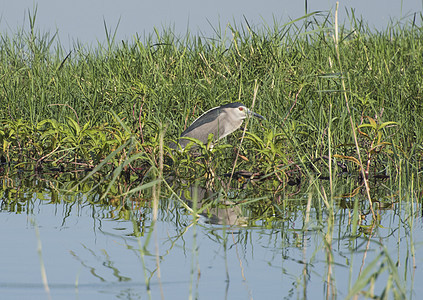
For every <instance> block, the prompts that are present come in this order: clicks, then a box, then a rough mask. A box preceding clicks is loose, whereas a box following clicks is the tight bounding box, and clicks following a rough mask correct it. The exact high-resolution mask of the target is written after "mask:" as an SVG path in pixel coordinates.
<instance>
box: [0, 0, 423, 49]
mask: <svg viewBox="0 0 423 300" xmlns="http://www.w3.org/2000/svg"><path fill="white" fill-rule="evenodd" d="M307 2H308V12H312V11H316V10H319V11H324V13H325V14H327V12H328V11H330V10H332V11H334V8H335V3H336V1H334V0H309V1H307ZM339 2H340V9H339V15H340V19H341V20H345V17H346V8H348V9H350V8H354V9H355V13H356V15H358V16H360V15H362V16H363V17H364V19H365V20H366V22H368V24H369V25H370V26H371V27H375V28H378V29H383V28H385V27H386V25H387V24H388V22H389V20H390V19H391V18H392V19H394V20H397V21H400V20H401V19H402V18H404V17H407V16H408V18H406V20H410V19H411V17H410V15H412V14H413V13H416V12H417V13H421V12H422V6H423V4H422V2H423V0H403V1H401V0H350V1H339ZM304 3H305V1H292V0H262V1H257V0H254V1H252V0H233V1H231V0H226V1H224V0H214V1H210V0H208V1H203V0H179V1H175V0H155V1H142V0H121V1H116V0H73V1H68V0H67V1H64V0H38V1H36V0H35V1H34V0H18V1H11V0H0V32H1V33H2V34H3V33H5V32H7V34H9V35H11V34H13V33H14V32H16V31H17V29H18V28H22V27H24V28H25V29H28V28H29V22H28V10H29V11H33V8H34V6H35V4H37V6H38V12H37V19H36V27H37V28H38V29H40V30H41V31H42V32H50V33H54V32H55V31H56V29H57V30H58V33H59V36H60V40H61V43H62V45H64V46H67V45H71V44H73V41H76V40H78V41H80V42H82V43H84V44H90V45H94V46H95V45H96V44H97V41H100V42H104V40H105V30H104V23H103V20H105V21H106V23H107V27H108V28H110V29H115V28H116V26H117V24H118V22H119V20H120V23H119V27H118V31H117V39H118V40H125V41H130V40H132V39H133V37H134V36H135V35H136V34H138V35H140V36H143V35H144V34H150V33H153V32H154V28H157V29H158V30H159V31H161V30H162V29H163V28H168V27H171V28H172V29H173V31H174V32H175V33H177V34H180V35H184V33H185V32H186V31H187V28H189V31H190V33H192V34H197V33H199V32H201V33H202V34H203V35H205V36H208V37H212V36H213V28H212V27H218V26H219V24H220V26H221V27H222V28H223V29H224V28H225V27H226V25H227V24H228V23H231V24H236V25H238V26H239V25H240V24H243V23H244V16H245V17H246V18H247V19H248V21H249V23H250V25H255V26H260V24H262V23H266V24H268V25H273V21H274V20H276V21H278V23H279V24H284V23H286V22H289V20H290V19H296V18H299V17H301V16H303V15H304V14H305V7H304ZM418 19H420V17H419V18H418ZM403 20H404V19H403ZM419 21H420V20H419ZM420 23H421V22H420Z"/></svg>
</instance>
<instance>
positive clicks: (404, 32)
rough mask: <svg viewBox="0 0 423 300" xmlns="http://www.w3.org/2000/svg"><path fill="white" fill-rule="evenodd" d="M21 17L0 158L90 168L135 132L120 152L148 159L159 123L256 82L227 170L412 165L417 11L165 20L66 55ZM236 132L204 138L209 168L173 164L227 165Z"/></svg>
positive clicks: (11, 47)
mask: <svg viewBox="0 0 423 300" xmlns="http://www.w3.org/2000/svg"><path fill="white" fill-rule="evenodd" d="M30 19H31V22H30V24H31V28H30V30H29V31H22V32H19V33H17V34H16V35H14V36H5V35H3V36H2V38H1V42H0V58H1V59H0V76H1V84H2V87H1V89H0V99H1V101H0V119H1V122H2V124H3V126H2V129H1V131H0V138H1V142H2V145H3V148H2V154H1V156H2V157H3V160H6V161H13V160H14V158H15V160H16V161H19V162H22V161H23V160H25V158H31V159H32V160H33V161H36V162H37V163H39V162H44V161H48V160H49V161H50V162H53V163H54V165H57V164H60V162H69V161H73V162H75V163H76V162H78V163H81V164H85V166H89V167H91V168H93V167H94V166H96V165H98V164H99V163H100V162H102V161H103V160H104V159H105V158H106V157H107V156H108V155H109V154H110V153H112V152H113V151H116V149H120V148H119V147H120V146H122V145H124V144H125V143H126V146H127V145H129V144H131V143H135V144H133V145H136V146H134V147H133V148H131V151H133V152H131V153H138V155H139V153H143V155H144V156H145V157H148V160H149V163H150V164H153V165H156V166H157V167H158V168H159V159H158V157H159V153H160V151H159V140H160V138H159V137H160V134H161V133H163V137H164V145H167V144H168V143H169V142H170V141H171V140H174V139H176V138H177V137H178V135H179V134H180V133H181V132H182V131H183V130H184V129H185V128H186V127H187V126H188V125H189V124H190V123H191V122H192V121H193V120H194V119H195V118H196V117H198V116H199V115H200V114H201V113H203V112H204V111H206V110H208V109H209V108H211V107H214V106H218V105H221V104H225V103H228V102H233V101H241V102H243V103H245V104H246V105H247V106H251V103H252V99H253V93H254V88H255V87H256V88H257V99H256V104H255V107H254V110H255V111H257V112H258V113H260V114H262V115H264V116H266V118H267V121H266V122H262V123H258V122H257V121H252V122H250V124H249V128H248V131H249V132H250V133H247V136H246V137H247V138H246V139H245V140H244V143H243V145H242V147H241V154H243V155H244V156H245V157H247V159H248V161H247V160H242V159H241V160H240V162H238V163H239V164H240V166H238V167H237V169H239V168H241V169H244V170H247V171H250V172H258V173H260V174H261V175H263V174H264V175H265V174H270V173H271V174H273V175H276V177H277V178H278V180H279V181H280V182H284V184H286V183H287V182H288V181H289V180H292V178H294V180H297V179H296V177H298V176H302V175H303V174H307V173H308V174H310V172H313V173H317V174H318V175H319V176H329V177H332V176H333V174H332V169H334V168H335V169H336V168H337V172H338V171H342V170H343V169H342V168H343V166H344V165H345V164H347V165H349V170H355V171H359V172H360V170H362V171H363V172H364V173H366V174H367V173H370V172H373V173H374V174H383V175H386V176H388V177H390V178H394V177H395V176H396V175H395V174H397V173H398V171H399V169H400V167H401V164H402V163H403V162H404V161H406V162H407V168H410V169H412V170H414V172H417V171H418V170H419V168H420V157H421V154H422V149H421V144H422V130H421V122H422V113H423V102H422V85H423V78H422V74H423V63H422V57H421V53H423V42H422V41H423V40H422V28H421V27H420V26H417V25H416V20H415V19H414V20H410V22H405V23H404V24H402V25H390V26H388V27H387V29H386V30H384V31H379V32H377V31H371V30H370V29H369V28H368V27H367V26H366V25H365V22H364V21H362V20H357V19H355V18H353V19H352V20H351V23H350V25H348V26H343V27H342V26H340V27H337V26H335V22H334V21H333V20H334V17H333V16H331V15H327V16H319V15H317V14H310V15H308V16H305V17H303V18H301V19H299V20H296V21H293V22H290V23H288V24H283V25H275V26H274V27H260V28H254V27H250V26H249V24H248V22H246V23H245V24H242V25H239V26H230V25H229V26H228V27H227V28H226V29H225V32H217V33H216V36H214V37H211V38H208V37H200V36H190V35H186V36H183V37H178V36H176V35H175V34H174V33H173V32H171V31H164V32H161V33H160V32H155V33H152V34H151V35H150V36H147V37H145V38H141V37H136V38H134V40H132V41H116V40H114V38H113V34H111V33H110V32H108V33H107V36H108V37H109V40H108V42H107V43H106V44H105V45H98V47H97V48H94V49H90V48H85V47H83V46H80V45H75V47H74V49H73V50H72V51H70V52H69V53H68V52H64V51H63V49H62V47H61V46H60V44H58V43H57V42H56V39H55V36H52V35H49V34H48V33H47V34H45V33H41V32H39V31H37V29H36V26H35V17H34V16H30ZM240 136H241V133H240V132H239V133H236V134H234V135H233V136H232V137H229V138H228V139H227V140H226V141H223V142H222V147H221V148H219V147H218V148H216V149H215V150H214V151H215V154H214V155H215V156H216V155H221V157H220V159H215V160H214V161H215V162H213V163H212V165H211V166H210V165H207V161H203V160H202V161H200V162H199V161H198V160H197V161H194V162H193V161H192V160H195V159H192V158H190V157H185V158H184V159H181V157H178V155H179V154H175V155H173V158H174V160H175V162H174V163H173V166H174V168H176V169H177V171H176V172H177V174H180V175H184V176H185V175H187V174H196V173H197V172H199V171H198V169H197V168H196V167H191V166H190V165H189V164H190V163H193V164H196V165H198V164H201V165H202V167H201V168H200V169H201V170H203V171H201V170H200V171H201V172H200V173H198V174H199V176H200V177H201V176H203V175H204V173H207V172H209V171H211V173H213V171H216V170H218V171H219V170H220V171H221V172H220V173H227V172H230V170H231V169H232V164H233V161H234V155H235V154H234V153H235V152H236V149H238V141H239V137H240ZM132 138H133V139H132ZM131 139H132V141H134V142H130V141H131ZM225 142H226V143H228V144H230V145H232V146H234V147H235V148H236V149H235V150H234V151H228V150H225V148H226V146H225ZM120 150H122V149H120ZM120 150H119V151H120ZM165 151H166V147H165ZM124 153H125V154H124V155H123V154H120V155H119V158H118V159H116V161H115V162H114V164H115V166H117V165H119V163H120V162H122V161H124V160H125V159H126V158H127V157H128V151H127V150H126V151H124ZM116 155H117V154H116ZM116 155H114V157H115V158H116V157H117V156H116ZM122 155H123V156H124V157H123V156H122ZM144 156H143V157H144ZM175 156H176V157H175ZM16 157H19V158H16ZM125 157H126V158H125ZM227 158H230V160H225V159H227ZM332 158H335V160H332ZM135 161H136V160H135ZM216 161H221V162H220V163H216ZM222 161H223V162H222ZM225 161H227V163H225ZM225 164H226V167H225ZM187 165H188V166H187ZM310 166H311V169H310V168H309V167H310ZM178 167H181V169H178ZM305 169H307V171H305ZM309 169H310V170H312V171H308V170H309ZM300 170H301V171H300ZM193 171H194V173H193ZM291 173H295V174H298V173H301V174H300V175H298V176H297V175H295V176H290V174H291ZM364 173H363V174H364ZM366 176H367V175H366ZM194 177H195V176H194Z"/></svg>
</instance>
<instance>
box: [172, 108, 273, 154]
mask: <svg viewBox="0 0 423 300" xmlns="http://www.w3.org/2000/svg"><path fill="white" fill-rule="evenodd" d="M250 116H254V117H256V118H259V119H262V120H265V118H264V117H263V116H262V115H259V114H258V113H255V112H253V111H251V110H249V109H248V108H247V107H246V106H245V105H244V104H242V103H240V102H234V103H229V104H225V105H221V106H218V107H214V108H212V109H209V110H208V111H206V112H205V113H203V114H202V115H201V116H199V117H198V118H197V119H196V120H195V121H194V122H192V124H191V125H190V126H189V127H188V128H187V129H186V130H185V131H184V132H182V134H181V136H180V138H179V145H180V147H181V148H182V149H185V147H186V146H187V145H188V143H189V142H190V140H189V139H186V138H194V139H197V140H199V141H200V142H202V143H203V144H206V143H207V141H208V137H209V134H210V133H212V134H213V139H214V141H213V142H216V141H218V140H220V139H222V138H224V137H225V136H227V135H229V134H231V133H232V132H234V131H235V130H237V129H238V128H239V127H241V124H242V122H243V121H244V119H245V118H247V117H250Z"/></svg>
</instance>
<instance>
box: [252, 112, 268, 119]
mask: <svg viewBox="0 0 423 300" xmlns="http://www.w3.org/2000/svg"><path fill="white" fill-rule="evenodd" d="M248 114H249V115H250V116H254V117H256V118H259V119H262V120H266V118H265V117H263V116H262V115H259V114H258V113H255V112H253V111H252V110H248Z"/></svg>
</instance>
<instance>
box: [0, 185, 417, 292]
mask: <svg viewBox="0 0 423 300" xmlns="http://www.w3.org/2000/svg"><path fill="white" fill-rule="evenodd" d="M48 196H49V195H48V193H47V192H46V193H44V194H43V193H41V194H40V193H38V194H33V195H32V196H31V195H26V198H31V197H32V199H31V200H29V201H26V202H22V204H23V207H22V209H21V211H20V212H19V213H17V212H16V207H11V206H9V205H7V201H8V199H7V198H6V197H5V196H3V197H2V200H3V205H2V210H1V213H0V226H1V228H2V233H1V244H2V246H1V247H0V264H1V266H2V272H0V293H1V295H2V297H5V298H3V299H25V298H27V299H28V297H30V298H31V299H48V298H49V297H48V294H47V293H46V291H45V290H44V288H43V284H42V279H41V267H40V258H39V252H38V251H37V245H38V243H41V244H42V251H41V254H42V259H43V262H44V265H45V269H46V275H47V280H48V285H49V288H50V293H51V298H52V299H88V298H89V299H148V297H149V296H148V292H147V285H146V277H147V278H149V279H151V286H150V288H151V298H152V299H160V298H161V297H162V295H163V297H164V299H188V298H189V297H190V295H192V297H193V298H198V299H291V298H294V299H304V298H309V299H324V298H325V297H326V294H327V285H326V280H327V274H328V263H327V260H328V256H327V254H328V252H327V249H328V248H327V247H325V242H324V240H325V235H327V233H328V230H329V229H328V225H327V224H328V222H327V219H328V217H327V215H326V214H325V213H322V212H316V211H314V210H312V212H311V215H310V222H309V224H308V229H309V230H308V231H304V230H303V227H304V224H303V222H304V221H303V220H304V216H303V214H302V213H301V212H299V213H298V212H297V213H287V215H286V219H285V220H284V221H277V222H276V221H274V222H273V223H266V224H264V223H263V224H257V226H256V227H252V228H251V227H250V228H244V227H240V226H238V227H237V226H234V227H225V226H222V225H212V224H210V223H209V222H208V220H207V219H205V218H200V220H199V222H198V223H197V225H195V224H193V222H192V220H193V218H192V217H191V216H190V215H189V214H188V213H186V211H185V210H184V209H183V208H181V207H180V205H178V204H177V203H175V202H173V201H171V200H169V201H168V200H164V201H163V203H166V207H164V208H162V209H161V210H160V211H159V216H158V222H157V223H156V225H155V226H152V222H151V218H152V213H151V209H150V208H148V207H147V208H139V209H135V210H134V213H135V217H134V218H135V219H136V220H137V221H138V222H137V223H134V222H132V221H129V220H122V219H119V218H117V212H116V211H114V207H113V206H110V207H100V206H96V205H92V204H88V203H87V202H86V201H84V200H83V198H81V200H80V201H79V202H78V201H76V202H70V203H67V202H65V201H64V200H63V199H62V200H61V203H51V202H50V201H49V200H48ZM40 198H41V199H47V200H40ZM59 198H60V197H59ZM59 202H60V201H59ZM380 213H381V217H382V220H381V226H380V227H379V228H376V229H375V231H374V234H373V236H372V238H371V239H370V240H369V239H367V238H365V236H364V235H362V236H361V237H358V238H352V237H351V236H350V232H351V225H349V223H348V222H349V218H348V210H346V209H345V210H344V209H341V208H339V210H338V211H336V212H335V224H334V227H333V234H332V235H331V236H332V238H333V241H332V255H333V261H334V263H333V264H332V268H331V269H330V272H331V274H332V278H333V280H334V281H333V286H334V290H335V291H336V293H337V297H338V299H344V298H345V297H346V295H347V293H348V290H349V287H350V286H352V285H354V283H355V282H356V280H357V278H358V276H359V274H360V272H361V274H363V273H364V270H365V269H366V267H368V266H369V265H370V264H371V263H372V262H374V261H375V262H376V264H375V265H374V266H373V267H372V268H371V272H376V271H377V270H379V269H381V271H380V274H379V277H378V278H377V280H376V281H375V293H376V294H377V295H380V293H381V290H382V289H383V288H384V287H385V286H386V281H387V280H388V276H389V274H388V272H387V271H386V270H385V269H383V268H384V267H386V265H387V262H386V260H384V259H383V258H384V257H385V256H383V258H379V259H376V257H377V256H378V255H379V254H380V253H381V252H383V251H384V249H387V251H388V253H389V257H390V258H391V259H392V260H393V262H394V263H396V264H397V271H398V276H399V278H400V281H401V284H403V288H404V289H405V290H406V291H407V297H410V298H414V299H418V298H419V297H418V295H420V294H421V293H423V288H422V285H421V284H420V282H423V259H422V255H421V254H420V253H421V250H422V245H423V244H422V242H423V234H422V228H423V226H422V217H421V204H414V205H412V206H411V205H408V204H404V203H403V204H402V206H400V205H399V204H397V205H394V206H393V207H392V208H390V209H387V210H384V211H381V212H380ZM351 216H352V213H351ZM244 217H245V216H244ZM318 220H320V221H318ZM369 220H370V217H369ZM134 224H136V225H135V226H137V228H139V229H140V230H141V231H142V235H141V237H140V238H137V237H135V236H134ZM37 229H38V231H39V237H37ZM149 233H152V234H151V235H149ZM329 236H330V234H329ZM148 238H150V239H149V240H148ZM140 245H144V247H145V249H144V252H143V254H144V255H143V256H142V255H141V254H140V251H139V249H140ZM375 259H376V260H375ZM143 261H144V263H143ZM158 261H159V269H158V268H157V265H158V264H157V262H158ZM144 264H145V265H144ZM413 265H415V266H416V268H414V267H413ZM360 270H361V271H360ZM384 270H385V271H384ZM159 277H160V279H159Z"/></svg>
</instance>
